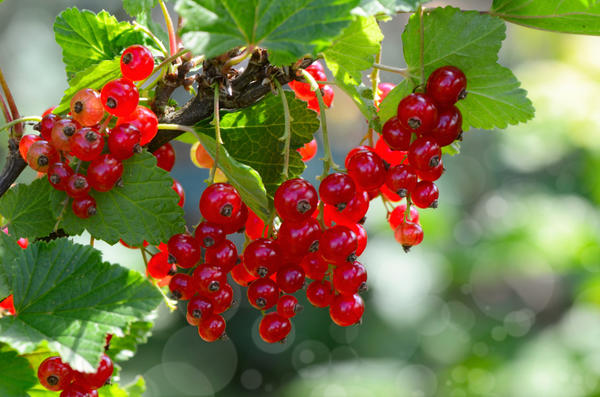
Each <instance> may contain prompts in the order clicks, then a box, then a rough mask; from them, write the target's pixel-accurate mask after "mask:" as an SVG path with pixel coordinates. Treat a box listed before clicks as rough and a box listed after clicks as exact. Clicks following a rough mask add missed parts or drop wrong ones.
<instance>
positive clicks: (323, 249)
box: [319, 225, 358, 263]
mask: <svg viewBox="0 0 600 397" xmlns="http://www.w3.org/2000/svg"><path fill="white" fill-rule="evenodd" d="M357 249H358V242H357V241H356V235H355V234H354V232H353V231H352V230H350V229H349V228H348V227H347V226H344V225H335V226H333V227H332V228H329V229H327V230H325V231H324V232H323V234H322V235H321V240H320V241H319V252H320V253H321V256H322V257H323V259H325V261H327V262H332V263H343V262H354V260H355V259H356V250H357Z"/></svg>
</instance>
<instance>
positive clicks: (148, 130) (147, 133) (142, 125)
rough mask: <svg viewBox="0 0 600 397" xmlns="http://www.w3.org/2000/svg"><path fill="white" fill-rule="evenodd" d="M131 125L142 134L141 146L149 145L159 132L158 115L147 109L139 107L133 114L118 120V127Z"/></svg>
mask: <svg viewBox="0 0 600 397" xmlns="http://www.w3.org/2000/svg"><path fill="white" fill-rule="evenodd" d="M125 123H128V124H131V125H133V126H135V127H136V128H137V129H138V130H139V131H140V134H141V137H140V145H142V146H144V145H146V144H147V143H149V142H150V141H151V140H152V139H153V138H154V137H155V136H156V133H157V132H158V118H157V117H156V114H154V112H153V111H152V110H150V109H148V108H147V107H144V106H141V105H138V106H137V107H136V108H135V110H134V111H133V112H131V113H130V114H128V115H127V116H124V117H119V118H118V119H117V125H120V124H125Z"/></svg>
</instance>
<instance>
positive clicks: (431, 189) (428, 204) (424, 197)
mask: <svg viewBox="0 0 600 397" xmlns="http://www.w3.org/2000/svg"><path fill="white" fill-rule="evenodd" d="M439 196H440V191H439V190H438V188H437V186H436V185H435V183H433V182H429V181H421V182H419V183H417V186H415V188H414V189H413V191H412V193H411V195H410V197H411V199H412V202H413V203H414V204H415V205H416V206H417V207H419V208H437V206H438V198H439Z"/></svg>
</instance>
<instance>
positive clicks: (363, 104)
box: [323, 17, 383, 120]
mask: <svg viewBox="0 0 600 397" xmlns="http://www.w3.org/2000/svg"><path fill="white" fill-rule="evenodd" d="M381 40H383V33H381V29H379V24H378V23H377V21H376V20H375V18H374V17H370V18H364V17H356V20H355V21H354V22H352V24H351V25H350V26H348V27H347V28H346V29H345V30H344V32H343V33H342V34H341V35H340V36H339V37H338V38H336V39H335V40H334V41H333V43H332V45H331V46H330V47H329V48H327V49H326V50H325V51H323V56H324V57H325V62H327V67H328V68H329V69H330V70H331V72H332V73H333V77H334V78H335V81H336V83H337V85H338V86H339V87H340V88H341V89H342V90H344V91H345V92H346V93H347V94H348V95H349V96H350V97H351V98H352V99H353V100H354V102H356V104H357V105H358V107H359V109H360V110H361V112H362V113H363V115H364V116H365V117H366V118H367V120H370V119H372V118H373V117H374V116H375V106H374V105H373V98H371V100H368V99H367V98H365V96H363V95H361V92H360V90H359V89H360V84H361V82H362V71H364V70H367V69H369V68H370V67H372V66H373V63H374V62H375V55H376V54H377V53H378V52H379V49H380V48H381Z"/></svg>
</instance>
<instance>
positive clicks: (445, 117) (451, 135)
mask: <svg viewBox="0 0 600 397" xmlns="http://www.w3.org/2000/svg"><path fill="white" fill-rule="evenodd" d="M461 132H462V114H461V113H460V110H458V108H457V107H456V106H450V107H448V108H445V109H442V110H441V111H440V118H439V120H438V123H437V125H436V126H435V128H434V129H433V130H431V137H432V138H433V139H435V140H436V142H437V143H438V145H440V146H448V145H450V144H451V143H452V142H454V141H455V140H457V139H458V136H459V135H460V133H461Z"/></svg>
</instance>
